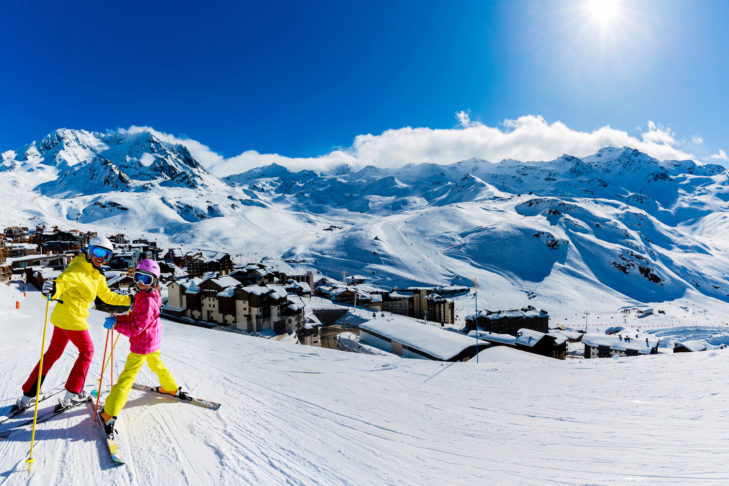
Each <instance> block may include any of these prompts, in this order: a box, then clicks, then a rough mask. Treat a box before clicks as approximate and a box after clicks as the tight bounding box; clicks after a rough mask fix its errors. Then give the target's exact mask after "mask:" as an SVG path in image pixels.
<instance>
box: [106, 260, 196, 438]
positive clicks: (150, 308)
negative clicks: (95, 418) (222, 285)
mask: <svg viewBox="0 0 729 486" xmlns="http://www.w3.org/2000/svg"><path fill="white" fill-rule="evenodd" d="M134 281H135V282H136V283H137V289H138V292H137V294H136V296H135V297H134V305H133V306H132V311H131V312H130V313H129V314H124V315H120V316H117V317H108V318H107V319H106V322H105V323H104V327H106V328H107V329H112V328H113V329H114V330H116V331H118V332H120V333H121V334H124V335H125V336H128V337H129V344H130V351H131V352H130V353H129V356H128V357H127V362H126V365H125V366H124V371H122V373H121V375H119V381H118V382H117V383H116V385H114V386H113V387H112V389H111V393H110V394H109V397H108V398H107V399H106V403H105V405H104V410H103V411H101V412H99V415H100V416H101V419H102V421H103V423H104V428H105V429H106V432H107V434H113V433H114V423H115V422H116V417H117V415H118V414H119V412H121V409H122V408H124V405H125V404H126V402H127V398H129V390H131V389H132V385H133V384H134V379H135V378H136V377H137V374H138V373H139V370H141V369H142V365H143V364H144V363H145V362H146V363H147V365H149V367H150V368H151V369H152V371H154V372H155V373H157V376H158V377H159V382H160V384H161V385H162V386H160V387H159V388H158V391H159V392H161V393H169V394H170V395H173V396H181V395H182V396H184V392H183V391H182V388H181V387H178V386H177V382H176V381H175V378H174V377H173V376H172V373H170V372H169V370H168V369H167V368H166V367H165V365H164V363H162V360H161V359H160V353H159V349H160V343H161V341H162V325H161V324H160V320H159V314H160V307H162V297H161V296H160V293H159V265H158V264H157V262H155V261H154V260H148V259H145V260H142V261H140V262H139V265H137V268H136V270H135V272H134Z"/></svg>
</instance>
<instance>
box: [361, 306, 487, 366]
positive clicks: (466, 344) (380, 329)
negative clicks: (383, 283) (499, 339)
mask: <svg viewBox="0 0 729 486" xmlns="http://www.w3.org/2000/svg"><path fill="white" fill-rule="evenodd" d="M359 341H360V343H363V344H368V345H370V346H374V347H376V348H378V349H382V350H383V351H387V352H389V353H393V354H396V355H398V356H401V357H403V358H416V359H431V360H436V361H467V360H469V359H471V358H473V357H474V356H475V355H476V353H477V352H478V351H480V350H482V349H485V348H486V347H488V344H487V343H478V344H477V342H476V340H475V339H473V338H470V337H468V336H465V335H463V334H460V333H457V332H452V331H448V330H445V329H441V328H440V327H436V326H431V325H427V324H423V323H421V322H418V321H415V320H414V319H410V318H407V317H404V316H390V317H380V318H375V319H372V320H370V321H366V322H363V323H361V324H359Z"/></svg>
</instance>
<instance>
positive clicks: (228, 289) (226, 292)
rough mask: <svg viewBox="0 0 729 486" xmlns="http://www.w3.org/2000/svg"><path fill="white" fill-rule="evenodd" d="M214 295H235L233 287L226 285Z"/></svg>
mask: <svg viewBox="0 0 729 486" xmlns="http://www.w3.org/2000/svg"><path fill="white" fill-rule="evenodd" d="M215 295H216V296H217V297H233V296H234V295H235V287H226V288H224V289H223V290H221V291H220V292H218V293H217V294H215Z"/></svg>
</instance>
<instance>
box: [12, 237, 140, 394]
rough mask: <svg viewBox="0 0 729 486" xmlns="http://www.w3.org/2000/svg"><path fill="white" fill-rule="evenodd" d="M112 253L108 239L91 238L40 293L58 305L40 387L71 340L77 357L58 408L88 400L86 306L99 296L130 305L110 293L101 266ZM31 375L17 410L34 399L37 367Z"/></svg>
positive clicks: (90, 348) (127, 298) (126, 299)
mask: <svg viewBox="0 0 729 486" xmlns="http://www.w3.org/2000/svg"><path fill="white" fill-rule="evenodd" d="M113 252H114V245H113V244H112V243H111V241H109V240H108V239H107V238H104V237H98V236H97V237H96V238H93V239H92V240H91V241H90V242H89V245H88V247H87V248H86V249H84V251H83V252H82V253H81V254H79V255H76V257H74V259H73V260H71V263H70V264H69V266H68V267H67V268H66V269H65V270H64V271H63V272H62V273H61V275H59V276H58V278H56V279H55V280H48V281H46V282H44V283H43V288H42V289H41V292H42V293H43V295H45V296H47V297H50V298H52V299H57V300H58V304H57V305H56V307H55V309H53V313H52V314H51V323H52V324H53V326H54V327H53V336H52V337H51V343H50V345H49V346H48V350H47V351H46V352H45V355H44V357H43V376H41V377H40V386H42V385H43V380H45V378H46V376H47V374H48V372H49V371H51V368H52V367H53V364H54V363H55V362H56V361H57V360H58V358H60V357H61V355H62V354H63V350H64V349H65V348H66V345H67V344H68V342H69V341H71V342H72V343H73V344H74V346H76V347H77V348H78V358H76V362H75V363H74V365H73V368H72V369H71V373H70V374H69V375H68V380H67V381H66V393H65V395H64V396H63V397H61V398H60V399H59V402H60V405H61V406H68V405H71V404H72V403H74V402H78V401H82V400H85V399H86V398H87V395H86V394H85V393H84V391H83V387H84V383H85V382H86V375H87V374H88V372H89V366H90V365H91V358H93V356H94V345H93V343H92V342H91V336H90V335H89V331H88V328H89V325H88V323H87V322H86V319H87V318H88V317H89V306H90V305H91V303H92V302H93V301H94V299H96V297H97V296H98V297H99V298H101V300H103V301H104V302H106V303H108V304H111V305H120V306H130V305H131V304H132V298H131V296H129V295H121V294H117V293H114V292H112V291H111V290H109V287H108V286H107V284H106V277H105V276H104V271H103V270H102V268H101V267H102V265H103V264H104V263H106V262H108V261H109V260H111V256H112V254H113ZM39 364H40V362H39V363H38V365H36V367H35V368H34V369H33V371H32V372H31V374H30V376H29V377H28V379H27V380H26V382H25V384H24V385H23V395H22V396H21V397H20V398H19V399H18V400H17V402H16V405H17V407H18V408H26V407H27V406H28V405H29V403H30V402H31V400H32V399H33V398H34V397H35V395H36V391H37V387H38V386H39V384H38V381H39V380H38V366H39Z"/></svg>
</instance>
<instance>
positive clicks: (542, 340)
mask: <svg viewBox="0 0 729 486" xmlns="http://www.w3.org/2000/svg"><path fill="white" fill-rule="evenodd" d="M469 336H473V337H478V338H479V339H482V340H485V341H487V342H489V343H490V344H492V345H495V346H508V347H511V348H514V349H518V350H520V351H526V352H528V353H533V354H539V355H541V356H547V357H548V358H556V359H566V358H567V341H568V339H567V338H566V337H565V336H562V335H558V334H545V333H543V332H539V331H534V330H532V329H519V330H518V331H517V333H516V336H513V335H511V334H499V333H494V332H488V331H471V332H470V333H469Z"/></svg>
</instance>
